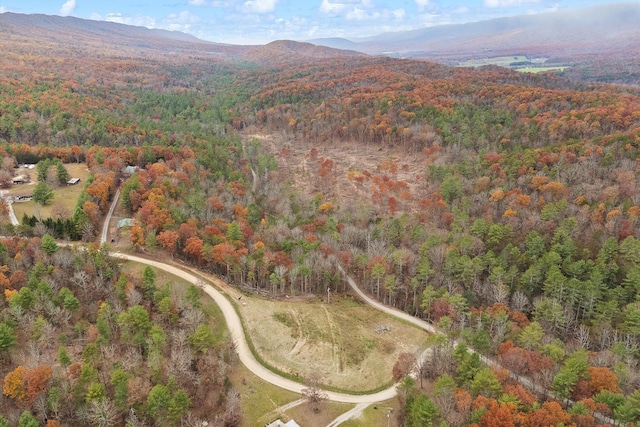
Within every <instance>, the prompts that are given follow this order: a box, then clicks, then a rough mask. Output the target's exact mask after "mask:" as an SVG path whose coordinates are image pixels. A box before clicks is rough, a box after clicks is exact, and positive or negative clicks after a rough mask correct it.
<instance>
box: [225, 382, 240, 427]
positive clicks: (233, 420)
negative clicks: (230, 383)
mask: <svg viewBox="0 0 640 427" xmlns="http://www.w3.org/2000/svg"><path fill="white" fill-rule="evenodd" d="M226 401H227V402H226V405H225V411H224V425H225V427H237V426H239V425H240V423H241V422H242V408H241V407H240V401H241V398H240V393H239V392H238V390H236V389H235V388H232V389H231V390H229V392H228V393H227V399H226Z"/></svg>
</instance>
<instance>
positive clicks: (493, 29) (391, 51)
mask: <svg viewBox="0 0 640 427" xmlns="http://www.w3.org/2000/svg"><path fill="white" fill-rule="evenodd" d="M309 42H310V43H314V44H319V45H323V46H328V47H333V48H337V49H350V50H355V51H359V52H363V53H366V54H369V55H391V56H398V57H410V58H420V59H432V60H437V61H440V62H449V63H451V62H454V63H455V62H457V61H459V60H462V59H473V58H480V57H487V56H500V55H514V54H526V55H528V56H533V57H536V56H545V57H551V58H569V57H572V58H575V57H578V56H581V55H590V54H599V53H602V52H633V51H634V50H635V52H640V3H638V2H634V3H620V4H611V5H602V6H596V7H591V8H584V9H576V10H566V11H559V12H550V13H543V14H537V15H526V16H516V17H510V18H498V19H492V20H488V21H481V22H473V23H467V24H459V25H442V26H437V27H430V28H424V29H419V30H413V31H403V32H392V33H384V34H380V35H377V36H373V37H368V38H363V39H357V40H346V39H340V38H330V39H315V40H309Z"/></svg>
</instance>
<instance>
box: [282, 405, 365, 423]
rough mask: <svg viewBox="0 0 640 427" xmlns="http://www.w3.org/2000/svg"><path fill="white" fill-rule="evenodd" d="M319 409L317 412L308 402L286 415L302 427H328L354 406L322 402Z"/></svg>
mask: <svg viewBox="0 0 640 427" xmlns="http://www.w3.org/2000/svg"><path fill="white" fill-rule="evenodd" d="M317 407H318V411H317V412H315V411H313V408H312V407H311V406H310V405H309V403H308V402H304V403H303V404H301V405H298V406H296V407H294V408H291V409H290V410H288V411H286V412H285V414H286V415H287V416H288V418H287V419H294V420H296V422H297V423H298V424H300V425H301V426H326V425H327V424H329V423H330V422H331V421H333V420H335V419H336V418H337V417H338V416H339V415H340V414H343V413H345V412H347V411H348V410H350V409H351V408H353V405H352V404H349V403H337V402H327V401H325V402H320V404H319V405H318V406H317ZM283 421H284V420H283Z"/></svg>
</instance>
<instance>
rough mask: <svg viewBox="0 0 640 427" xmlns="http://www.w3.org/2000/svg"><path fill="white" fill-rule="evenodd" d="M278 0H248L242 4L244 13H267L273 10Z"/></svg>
mask: <svg viewBox="0 0 640 427" xmlns="http://www.w3.org/2000/svg"><path fill="white" fill-rule="evenodd" d="M276 4H278V0H248V1H245V2H244V4H243V5H242V10H243V11H244V12H245V13H269V12H273V10H274V9H275V8H276Z"/></svg>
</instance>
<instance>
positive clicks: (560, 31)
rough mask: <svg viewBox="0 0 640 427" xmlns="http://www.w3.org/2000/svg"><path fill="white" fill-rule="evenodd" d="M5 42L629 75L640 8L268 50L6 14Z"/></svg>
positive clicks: (639, 51)
mask: <svg viewBox="0 0 640 427" xmlns="http://www.w3.org/2000/svg"><path fill="white" fill-rule="evenodd" d="M0 39H1V40H0V47H2V46H8V47H10V49H11V50H12V51H15V50H16V49H20V48H23V49H29V51H33V50H35V51H37V50H38V49H42V50H44V49H46V50H47V52H48V53H51V52H52V51H53V52H56V53H58V54H59V55H60V56H61V57H65V56H67V55H71V54H72V53H73V54H77V53H78V52H80V51H83V50H84V51H89V52H91V53H92V54H94V55H98V56H100V55H102V56H120V57H122V56H123V55H132V56H133V55H137V54H143V55H147V56H149V55H151V56H154V55H160V56H166V55H199V56H211V57H216V58H221V59H227V60H233V61H249V62H255V63H258V64H276V63H279V62H295V61H308V60H311V59H314V58H326V57H338V56H359V55H363V54H367V55H387V56H394V57H403V58H414V59H426V60H433V61H437V62H441V63H444V64H449V65H460V64H461V63H462V62H463V61H465V60H474V59H481V58H491V57H499V56H514V55H525V56H526V57H527V58H528V59H532V58H545V61H547V62H548V63H551V64H568V65H575V64H585V63H594V61H602V59H603V58H606V59H607V60H610V61H613V62H615V63H616V64H617V68H618V69H619V70H620V69H622V71H620V72H621V73H622V74H624V75H625V76H626V75H629V73H631V74H634V75H635V74H636V73H637V70H636V69H637V65H638V64H640V3H638V2H633V3H620V4H613V5H606V6H596V7H591V8H584V9H577V10H568V11H560V12H551V13H544V14H538V15H527V16H516V17H511V18H499V19H493V20H488V21H482V22H474V23H467V24H460V25H443V26H437V27H430V28H424V29H419V30H413V31H404V32H393V33H384V34H380V35H377V36H372V37H368V38H363V39H357V40H346V39H340V38H331V39H315V40H309V41H308V42H307V43H302V42H293V41H276V42H272V43H269V44H267V45H264V46H239V45H228V44H221V43H213V42H207V41H203V40H200V39H197V38H195V37H193V36H191V35H188V34H184V33H180V32H175V31H166V30H158V29H153V30H152V29H148V28H144V27H135V26H129V25H123V24H117V23H112V22H105V21H92V20H85V19H79V18H74V17H59V16H49V15H22V14H15V13H3V14H0ZM620 64H622V65H620ZM625 64H626V65H625ZM623 68H626V69H623ZM634 70H636V71H634ZM634 78H635V77H634ZM634 78H632V79H631V81H633V79H634ZM625 79H626V80H629V79H628V78H626V77H625Z"/></svg>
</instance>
